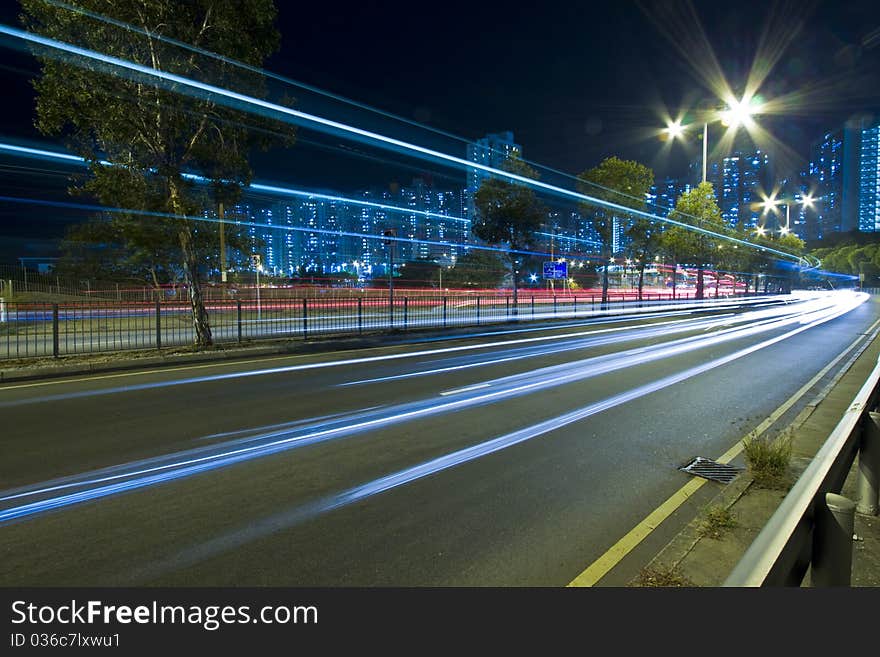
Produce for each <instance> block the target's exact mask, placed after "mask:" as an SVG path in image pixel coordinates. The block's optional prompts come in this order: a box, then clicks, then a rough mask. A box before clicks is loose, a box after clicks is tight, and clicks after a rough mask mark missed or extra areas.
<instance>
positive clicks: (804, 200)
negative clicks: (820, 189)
mask: <svg viewBox="0 0 880 657" xmlns="http://www.w3.org/2000/svg"><path fill="white" fill-rule="evenodd" d="M814 203H815V199H814V198H813V197H812V196H811V195H809V194H805V195H804V196H802V197H801V198H797V197H795V198H791V199H777V198H776V196H770V197H766V198H765V199H764V201H763V202H762V203H761V205H762V206H763V207H764V213H765V214H766V213H767V212H769V211H770V210H775V209H776V208H778V207H779V206H780V205H784V206H785V225H784V226H781V227H780V228H779V233H780V235H788V234H789V233H790V232H791V206H792V204H797V205H801V206H803V207H804V208H812V207H813V204H814ZM759 234H763V233H759Z"/></svg>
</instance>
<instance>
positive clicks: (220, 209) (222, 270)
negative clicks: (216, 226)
mask: <svg viewBox="0 0 880 657" xmlns="http://www.w3.org/2000/svg"><path fill="white" fill-rule="evenodd" d="M224 215H225V212H224V209H223V202H222V201H221V202H220V204H219V206H218V208H217V217H218V218H219V219H220V281H221V282H223V283H225V282H226V224H225V223H224V221H223V219H224Z"/></svg>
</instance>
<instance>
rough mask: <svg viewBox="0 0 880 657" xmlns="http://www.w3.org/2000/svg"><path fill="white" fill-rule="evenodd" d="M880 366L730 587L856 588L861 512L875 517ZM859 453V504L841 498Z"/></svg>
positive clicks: (748, 552) (732, 576) (879, 475)
mask: <svg viewBox="0 0 880 657" xmlns="http://www.w3.org/2000/svg"><path fill="white" fill-rule="evenodd" d="M878 384H880V363H878V365H877V366H876V367H875V368H874V370H873V371H872V372H871V375H870V376H869V377H868V379H867V381H865V384H864V385H863V386H862V388H861V390H860V391H859V393H858V394H857V395H856V397H855V399H853V401H852V403H851V404H850V406H849V408H848V409H847V411H846V413H845V414H844V416H843V418H842V419H841V420H840V422H839V423H838V424H837V426H836V427H835V428H834V431H832V432H831V435H830V436H829V437H828V439H827V440H826V441H825V444H824V445H823V446H822V448H821V449H820V450H819V452H818V453H817V454H816V456H815V457H814V458H813V461H812V462H811V463H810V465H809V467H807V469H806V470H805V471H804V473H803V474H802V475H801V477H800V478H799V479H798V481H797V482H796V483H795V485H794V486H793V487H792V489H791V491H789V493H788V495H786V497H785V499H784V500H783V501H782V503H781V504H780V505H779V508H778V509H777V510H776V512H775V513H774V514H773V516H772V517H771V518H770V520H769V521H768V522H767V524H766V525H765V526H764V529H763V530H761V532H760V533H759V534H758V536H757V537H756V538H755V540H754V541H753V542H752V544H751V546H749V549H748V550H746V552H745V554H744V555H743V557H742V559H740V561H739V563H738V564H737V565H736V567H735V568H734V569H733V571H732V572H731V573H730V575H729V577H728V578H727V580H726V581H725V582H724V586H728V587H734V586H739V587H744V586H800V585H801V584H802V583H803V581H804V578H805V577H806V574H807V572H808V570H809V572H810V583H811V584H812V586H817V587H822V586H849V584H850V579H851V574H852V550H853V548H852V539H853V522H854V519H855V512H856V510H858V511H859V512H860V513H867V514H872V515H876V514H877V512H878V481H880V413H876V412H874V409H876V408H877V401H878V397H880V385H878ZM856 455H858V458H859V481H858V493H859V501H858V505H856V503H854V502H853V501H851V500H849V499H847V498H845V497H843V496H842V495H839V493H840V491H841V489H842V488H843V483H844V481H845V480H846V477H847V475H848V474H849V471H850V469H851V468H852V465H853V463H854V462H855V458H856Z"/></svg>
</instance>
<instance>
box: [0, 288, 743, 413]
mask: <svg viewBox="0 0 880 657" xmlns="http://www.w3.org/2000/svg"><path fill="white" fill-rule="evenodd" d="M759 301H760V300H755V301H754V302H755V303H758V302H759ZM672 307H675V306H672ZM708 307H712V306H711V304H709V306H708ZM676 314H677V313H676ZM680 321H691V320H675V321H670V322H666V323H668V324H674V323H676V322H680ZM654 325H655V326H656V325H657V324H656V323H655V324H654ZM631 328H632V327H629V326H621V327H612V328H605V329H588V330H585V331H576V332H573V333H563V334H561V335H549V336H538V337H531V338H518V339H513V340H502V341H497V342H490V343H482V344H475V345H461V346H457V347H439V348H436V349H425V350H420V351H414V352H406V353H400V354H385V355H382V356H363V357H358V358H347V359H342V360H334V361H327V362H321V363H304V364H301V365H285V366H282V367H271V368H260V369H255V370H247V371H244V372H230V373H226V374H211V375H206V376H199V377H191V378H186V379H178V380H174V381H158V382H154V383H138V384H134V385H128V386H117V387H112V388H103V389H99V390H83V391H79V392H71V393H61V394H54V395H46V396H42V397H30V398H25V399H17V400H9V401H0V408H9V407H13V406H22V405H27V404H36V403H44V402H50V401H64V400H70V399H80V398H83V397H92V396H98V395H111V394H119V393H130V392H138V391H142V390H152V389H155V388H166V387H172V386H178V385H191V384H197V383H207V382H215V381H227V380H234V379H242V378H249V377H254V376H267V375H276V374H284V373H289V372H301V371H306V370H315V369H325V368H330V367H351V366H352V365H361V364H366V363H377V362H383V361H393V360H400V359H406V358H422V357H425V356H434V355H447V354H450V353H455V352H465V351H474V350H486V349H498V348H501V347H511V346H515V345H522V344H529V343H539V342H547V341H558V340H564V339H570V338H577V337H583V336H588V335H596V334H601V333H613V332H620V331H626V330H631ZM544 330H546V329H544ZM462 337H471V336H462ZM2 390H3V388H0V392H2Z"/></svg>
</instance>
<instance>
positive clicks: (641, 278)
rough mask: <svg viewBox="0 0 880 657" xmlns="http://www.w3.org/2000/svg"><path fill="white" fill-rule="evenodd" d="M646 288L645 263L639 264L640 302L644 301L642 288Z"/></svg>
mask: <svg viewBox="0 0 880 657" xmlns="http://www.w3.org/2000/svg"><path fill="white" fill-rule="evenodd" d="M644 286H645V263H640V264H639V301H641V300H642V288H643V287H644Z"/></svg>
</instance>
